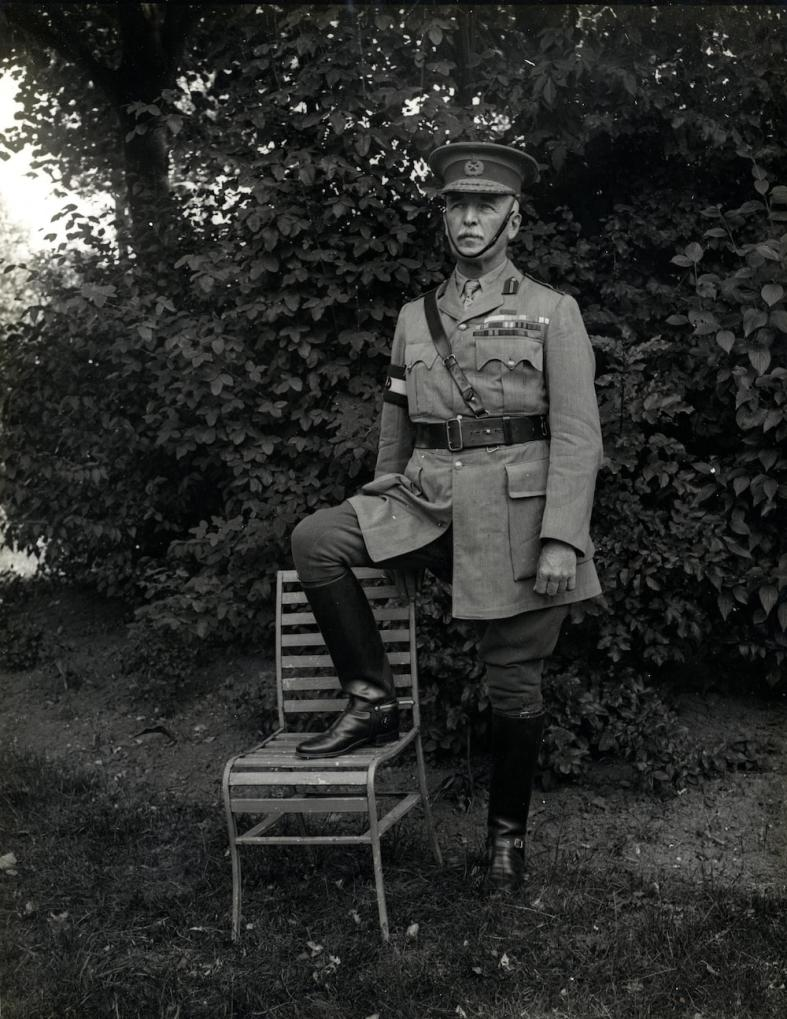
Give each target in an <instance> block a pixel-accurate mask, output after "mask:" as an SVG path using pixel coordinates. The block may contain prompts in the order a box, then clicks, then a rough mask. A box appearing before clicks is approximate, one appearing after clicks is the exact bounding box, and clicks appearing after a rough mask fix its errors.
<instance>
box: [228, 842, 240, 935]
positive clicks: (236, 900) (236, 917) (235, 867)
mask: <svg viewBox="0 0 787 1019" xmlns="http://www.w3.org/2000/svg"><path fill="white" fill-rule="evenodd" d="M230 859H231V860H232V940H233V941H237V940H238V939H239V938H240V912H241V896H242V894H243V886H242V880H243V877H242V875H241V869H240V853H239V852H238V847H237V846H236V845H235V844H234V842H233V844H232V845H230Z"/></svg>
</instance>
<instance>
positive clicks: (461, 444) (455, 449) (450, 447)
mask: <svg viewBox="0 0 787 1019" xmlns="http://www.w3.org/2000/svg"><path fill="white" fill-rule="evenodd" d="M451 425H456V427H457V429H458V431H459V445H458V446H455V445H454V444H453V442H452V440H451ZM445 440H446V443H447V445H448V452H449V453H458V452H460V450H462V449H464V445H465V444H464V440H463V439H462V415H461V414H457V415H456V417H455V418H450V419H449V420H448V421H446V423H445Z"/></svg>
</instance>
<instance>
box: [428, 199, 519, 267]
mask: <svg viewBox="0 0 787 1019" xmlns="http://www.w3.org/2000/svg"><path fill="white" fill-rule="evenodd" d="M512 202H515V199H513V198H512V197H511V195H491V194H477V193H475V192H460V191H453V192H449V193H448V194H447V195H446V197H445V226H446V230H448V231H450V237H451V238H453V242H454V244H455V245H456V247H457V249H458V250H459V252H460V253H461V254H462V255H466V256H468V257H470V258H472V257H473V256H474V255H476V254H478V252H479V251H482V250H483V248H484V247H486V245H487V244H488V243H489V242H490V241H491V240H492V238H493V237H494V236H495V234H496V233H497V231H498V230H499V229H500V224H501V223H502V222H503V220H504V219H505V217H506V213H507V212H508V210H509V209H510V208H511V203H512ZM515 209H516V211H515V212H514V213H513V214H512V216H511V218H510V219H509V221H508V225H507V226H506V229H505V230H503V232H502V234H501V235H500V237H498V239H497V241H496V242H495V244H494V245H493V246H492V247H491V248H490V249H489V251H488V252H486V254H485V256H484V259H485V260H488V259H492V258H494V256H495V255H497V254H499V253H500V252H501V251H503V250H505V248H506V247H507V246H508V243H509V241H511V240H513V238H514V237H516V235H517V232H518V230H519V227H520V224H521V222H522V216H521V213H520V212H519V206H518V203H516V202H515Z"/></svg>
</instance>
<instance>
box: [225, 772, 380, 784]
mask: <svg viewBox="0 0 787 1019" xmlns="http://www.w3.org/2000/svg"><path fill="white" fill-rule="evenodd" d="M229 784H230V785H231V786H236V785H248V786H254V785H274V786H275V785H337V784H338V785H365V784H366V772H365V771H343V772H341V781H340V782H339V781H338V779H337V776H336V774H331V773H330V772H327V771H324V770H323V771H315V772H308V771H307V772H301V771H233V772H231V773H230V777H229Z"/></svg>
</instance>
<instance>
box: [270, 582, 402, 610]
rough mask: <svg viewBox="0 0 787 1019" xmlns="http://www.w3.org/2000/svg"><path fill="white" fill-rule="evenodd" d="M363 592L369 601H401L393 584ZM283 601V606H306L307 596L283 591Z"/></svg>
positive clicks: (296, 592) (369, 588)
mask: <svg viewBox="0 0 787 1019" xmlns="http://www.w3.org/2000/svg"><path fill="white" fill-rule="evenodd" d="M363 590H364V594H365V595H366V597H367V598H368V599H369V601H379V600H380V599H381V598H395V599H397V600H401V599H400V596H399V592H398V591H397V590H396V588H395V587H394V586H393V585H392V584H391V585H387V586H384V587H383V586H381V587H364V589H363ZM281 601H282V605H305V604H306V595H305V594H304V593H303V591H297V590H296V591H282V593H281Z"/></svg>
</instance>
